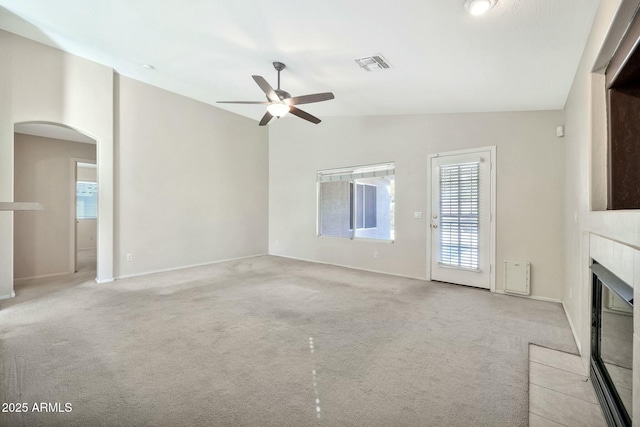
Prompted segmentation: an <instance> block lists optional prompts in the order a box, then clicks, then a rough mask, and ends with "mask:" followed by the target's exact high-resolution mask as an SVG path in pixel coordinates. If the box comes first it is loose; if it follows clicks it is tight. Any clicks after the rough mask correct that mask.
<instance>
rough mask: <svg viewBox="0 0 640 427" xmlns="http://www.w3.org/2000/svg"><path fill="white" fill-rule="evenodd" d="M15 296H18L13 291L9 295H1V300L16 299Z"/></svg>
mask: <svg viewBox="0 0 640 427" xmlns="http://www.w3.org/2000/svg"><path fill="white" fill-rule="evenodd" d="M15 296H16V293H15V292H14V291H11V293H10V294H8V295H0V300H3V299H9V298H14V297H15Z"/></svg>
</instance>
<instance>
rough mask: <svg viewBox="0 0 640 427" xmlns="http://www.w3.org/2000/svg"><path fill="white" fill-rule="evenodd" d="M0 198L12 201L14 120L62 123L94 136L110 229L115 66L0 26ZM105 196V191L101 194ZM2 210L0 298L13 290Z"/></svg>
mask: <svg viewBox="0 0 640 427" xmlns="http://www.w3.org/2000/svg"><path fill="white" fill-rule="evenodd" d="M0 52H2V60H1V61H0V200H2V201H13V200H14V197H13V196H14V194H13V187H14V183H13V177H14V167H13V161H14V152H13V151H14V141H13V139H14V124H15V123H21V122H30V121H42V122H51V123H61V124H64V125H67V126H70V127H72V128H74V129H77V130H80V131H83V132H84V133H86V134H89V135H90V136H92V137H93V138H94V139H96V140H98V147H97V150H98V160H99V164H100V166H101V168H100V169H99V170H98V173H99V175H100V179H99V181H100V185H101V190H102V193H101V200H100V210H101V213H100V227H101V229H104V230H110V229H112V220H113V215H112V212H113V208H112V205H113V199H112V197H111V196H110V194H111V183H112V181H113V180H112V177H111V171H112V167H111V165H112V162H113V70H112V69H110V68H109V67H105V66H103V65H100V64H96V63H94V62H91V61H88V60H86V59H83V58H79V57H77V56H74V55H70V54H67V53H64V52H62V51H60V50H57V49H53V48H51V47H48V46H45V45H42V44H40V43H36V42H33V41H30V40H27V39H24V38H22V37H19V36H16V35H13V34H10V33H7V32H5V31H0ZM102 196H109V197H102ZM17 215H21V214H20V213H15V214H14V213H12V212H0V298H5V297H9V296H11V294H12V292H13V258H14V256H13V255H14V254H13V240H14V239H13V219H14V216H17ZM112 244H113V239H112V234H110V233H106V232H103V233H102V234H101V239H100V241H99V245H100V247H99V249H98V252H99V253H102V254H103V255H104V256H103V257H101V259H100V262H99V264H98V278H99V279H100V280H109V279H110V278H111V277H113V275H112V271H111V255H112V253H113V249H112Z"/></svg>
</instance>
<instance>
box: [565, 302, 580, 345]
mask: <svg viewBox="0 0 640 427" xmlns="http://www.w3.org/2000/svg"><path fill="white" fill-rule="evenodd" d="M561 302H562V309H563V310H564V315H565V316H566V317H567V321H568V322H569V326H570V327H571V333H572V334H573V340H574V341H575V342H576V347H578V353H580V355H582V346H581V345H580V340H579V339H578V334H577V333H576V328H575V327H574V326H573V322H572V321H571V316H569V312H568V311H567V306H565V305H564V301H561Z"/></svg>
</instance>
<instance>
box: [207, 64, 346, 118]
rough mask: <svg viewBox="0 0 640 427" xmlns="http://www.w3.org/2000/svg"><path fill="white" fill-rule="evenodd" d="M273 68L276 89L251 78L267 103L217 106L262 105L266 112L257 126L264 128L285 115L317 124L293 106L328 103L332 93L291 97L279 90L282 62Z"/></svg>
mask: <svg viewBox="0 0 640 427" xmlns="http://www.w3.org/2000/svg"><path fill="white" fill-rule="evenodd" d="M273 68H275V69H276V71H277V72H278V89H274V88H272V87H271V85H270V84H269V83H267V81H266V80H265V79H264V77H262V76H251V77H253V80H255V82H256V83H257V84H258V86H260V89H262V91H263V92H264V93H265V95H267V102H263V101H218V103H219V104H262V105H266V106H267V112H266V113H265V114H264V116H262V120H260V123H259V125H260V126H264V125H266V124H267V123H269V121H270V120H271V119H272V118H274V117H277V118H280V117H283V116H285V115H286V114H287V113H291V114H293V115H294V116H298V117H300V118H301V119H305V120H307V121H310V122H311V123H315V124H318V123H320V119H319V118H317V117H314V116H312V115H311V114H309V113H307V112H306V111H303V110H301V109H299V108H297V107H295V105H299V104H311V103H313V102H321V101H328V100H330V99H333V98H334V96H333V93H331V92H323V93H314V94H311V95H302V96H296V97H293V98H292V97H291V95H290V94H289V92H286V91H284V90H282V89H280V71H282V70H284V69H285V68H286V65H284V64H283V63H282V62H274V63H273Z"/></svg>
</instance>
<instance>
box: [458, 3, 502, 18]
mask: <svg viewBox="0 0 640 427" xmlns="http://www.w3.org/2000/svg"><path fill="white" fill-rule="evenodd" d="M497 2H498V0H467V1H465V2H464V7H466V8H467V10H468V11H469V13H470V14H472V15H475V16H478V15H484V14H485V13H487V12H488V11H489V9H491V8H492V7H493V6H495V5H496V3H497Z"/></svg>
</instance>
